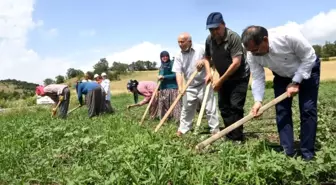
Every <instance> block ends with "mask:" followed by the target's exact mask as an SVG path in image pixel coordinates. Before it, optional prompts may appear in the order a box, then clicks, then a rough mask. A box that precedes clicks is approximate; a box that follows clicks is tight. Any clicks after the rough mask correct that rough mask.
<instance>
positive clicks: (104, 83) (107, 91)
mask: <svg viewBox="0 0 336 185" xmlns="http://www.w3.org/2000/svg"><path fill="white" fill-rule="evenodd" d="M101 77H102V78H103V80H102V82H101V84H100V85H101V86H102V88H103V89H104V92H105V107H104V111H105V112H107V113H113V112H114V109H113V107H112V106H111V91H110V80H109V79H108V78H107V75H106V73H102V74H101Z"/></svg>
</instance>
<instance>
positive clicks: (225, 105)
mask: <svg viewBox="0 0 336 185" xmlns="http://www.w3.org/2000/svg"><path fill="white" fill-rule="evenodd" d="M249 79H250V75H249V76H247V77H245V78H243V79H239V80H228V81H226V82H224V83H223V85H222V87H221V89H220V90H219V92H218V107H219V111H220V113H221V116H222V118H223V121H224V125H225V127H228V126H230V125H232V124H233V123H235V122H236V121H238V120H240V119H242V118H243V117H244V105H245V101H246V95H247V89H248V82H249ZM226 137H227V138H228V139H231V140H237V141H242V140H243V139H244V135H243V125H242V126H240V127H238V128H236V129H234V130H232V131H231V132H230V133H228V134H227V135H226Z"/></svg>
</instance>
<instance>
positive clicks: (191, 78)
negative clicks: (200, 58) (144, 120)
mask: <svg viewBox="0 0 336 185" xmlns="http://www.w3.org/2000/svg"><path fill="white" fill-rule="evenodd" d="M197 73H198V71H197V70H196V71H195V72H194V73H192V74H191V76H190V78H189V80H188V82H187V84H186V86H185V87H184V88H183V91H182V93H180V94H179V95H178V96H177V97H176V99H175V101H174V102H173V104H172V105H171V106H170V107H169V109H168V111H167V112H166V114H165V115H164V116H163V118H162V119H161V120H160V123H159V124H158V125H157V126H156V128H155V132H157V131H158V130H159V129H160V127H161V126H162V125H163V123H164V122H165V121H166V119H167V118H168V116H169V114H170V113H171V111H173V109H174V107H175V106H176V104H177V103H178V101H179V100H180V99H181V97H182V96H183V94H184V92H185V91H186V90H187V88H188V86H189V85H190V83H191V82H192V81H193V80H194V78H195V76H196V75H197Z"/></svg>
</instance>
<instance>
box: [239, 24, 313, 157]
mask: <svg viewBox="0 0 336 185" xmlns="http://www.w3.org/2000/svg"><path fill="white" fill-rule="evenodd" d="M242 42H243V44H244V46H245V48H246V49H247V51H248V52H247V59H248V60H247V61H248V63H249V65H250V68H251V73H252V94H253V97H254V101H255V103H254V105H253V107H252V113H253V114H254V116H259V115H260V114H259V113H258V111H259V109H260V107H261V106H262V101H263V97H264V92H265V71H264V67H268V68H269V69H270V70H271V71H272V72H273V75H274V79H273V89H274V96H275V97H278V96H280V95H281V94H283V93H285V92H286V93H287V95H288V97H289V98H287V99H285V100H283V101H281V102H280V103H278V104H277V105H276V106H275V107H276V122H277V127H278V132H279V136H280V144H281V146H282V147H283V149H284V151H285V153H286V154H287V155H288V156H294V155H295V153H296V152H295V149H294V133H293V120H292V97H293V96H295V95H296V94H299V107H300V120H301V122H300V125H301V130H300V140H301V144H300V148H301V153H302V157H303V159H304V160H311V159H313V158H314V156H315V140H316V128H317V115H318V114H317V99H318V90H319V84H320V59H319V57H317V56H316V54H315V51H314V48H313V47H312V46H311V45H310V44H309V42H308V41H307V39H306V38H305V37H304V36H303V35H302V33H301V32H300V31H299V30H295V29H294V28H277V29H273V30H267V29H266V28H264V27H262V26H249V27H247V28H246V29H244V31H243V34H242Z"/></svg>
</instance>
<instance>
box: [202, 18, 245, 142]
mask: <svg viewBox="0 0 336 185" xmlns="http://www.w3.org/2000/svg"><path fill="white" fill-rule="evenodd" d="M206 29H209V31H210V35H209V36H208V37H207V39H206V43H205V58H206V60H205V61H207V62H205V63H204V65H205V68H207V70H210V64H213V65H214V66H215V68H216V70H217V72H218V73H219V76H220V78H219V79H218V80H216V81H213V85H212V86H213V89H214V90H215V91H217V92H218V106H219V110H220V112H221V116H222V118H223V121H224V124H225V126H226V127H228V126H230V125H231V124H233V123H235V122H236V121H238V120H240V119H242V118H243V117H244V105H245V100H246V94H247V89H248V82H249V78H250V69H249V66H248V65H247V63H246V62H245V57H244V54H245V52H244V48H243V46H242V43H241V39H240V36H239V35H238V34H237V33H236V32H234V31H232V30H230V29H229V28H226V27H225V22H224V20H223V16H222V14H221V13H219V12H213V13H211V14H210V15H209V16H208V18H207V22H206ZM206 80H207V82H208V81H211V80H212V78H210V79H206ZM227 138H228V139H230V140H233V141H243V140H244V136H243V126H240V127H238V128H236V129H235V130H233V131H231V132H230V133H229V134H227Z"/></svg>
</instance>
